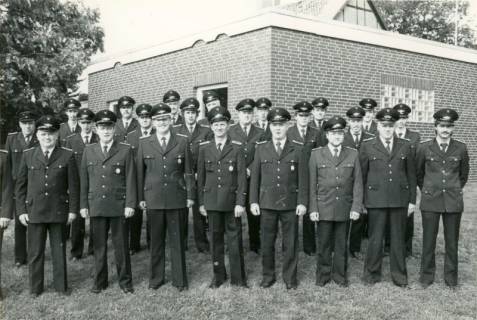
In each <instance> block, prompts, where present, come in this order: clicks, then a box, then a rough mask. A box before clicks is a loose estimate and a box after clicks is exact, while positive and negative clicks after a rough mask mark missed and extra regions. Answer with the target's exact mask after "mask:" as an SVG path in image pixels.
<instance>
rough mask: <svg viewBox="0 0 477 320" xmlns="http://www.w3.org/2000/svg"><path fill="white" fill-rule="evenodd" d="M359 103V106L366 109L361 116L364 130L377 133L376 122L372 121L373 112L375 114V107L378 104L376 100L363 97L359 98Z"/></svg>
mask: <svg viewBox="0 0 477 320" xmlns="http://www.w3.org/2000/svg"><path fill="white" fill-rule="evenodd" d="M359 105H360V106H361V108H363V109H364V111H366V113H365V115H364V117H363V128H364V131H365V132H367V133H371V134H374V135H376V134H378V126H377V124H376V122H375V121H374V118H375V114H376V112H375V109H376V107H377V106H378V104H377V102H376V101H375V100H373V99H370V98H364V99H361V101H360V102H359Z"/></svg>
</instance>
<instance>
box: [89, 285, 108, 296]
mask: <svg viewBox="0 0 477 320" xmlns="http://www.w3.org/2000/svg"><path fill="white" fill-rule="evenodd" d="M105 289H106V287H96V286H93V287H92V288H91V289H90V290H89V291H90V292H91V293H96V294H98V293H100V292H101V291H103V290H105Z"/></svg>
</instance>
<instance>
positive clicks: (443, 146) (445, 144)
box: [441, 143, 447, 152]
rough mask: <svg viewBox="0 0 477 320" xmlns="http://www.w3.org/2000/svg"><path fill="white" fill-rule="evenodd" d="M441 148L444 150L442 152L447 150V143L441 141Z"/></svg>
mask: <svg viewBox="0 0 477 320" xmlns="http://www.w3.org/2000/svg"><path fill="white" fill-rule="evenodd" d="M441 150H442V152H446V150H447V143H441Z"/></svg>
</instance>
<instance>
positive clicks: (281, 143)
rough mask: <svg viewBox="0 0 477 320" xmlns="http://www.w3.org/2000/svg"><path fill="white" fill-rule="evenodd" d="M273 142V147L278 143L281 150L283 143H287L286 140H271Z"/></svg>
mask: <svg viewBox="0 0 477 320" xmlns="http://www.w3.org/2000/svg"><path fill="white" fill-rule="evenodd" d="M272 141H273V146H274V147H276V146H277V142H280V146H281V147H282V148H283V147H284V146H285V143H286V142H287V138H286V137H285V138H283V139H282V140H277V139H272Z"/></svg>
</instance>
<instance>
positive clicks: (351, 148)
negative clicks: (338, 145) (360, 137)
mask: <svg viewBox="0 0 477 320" xmlns="http://www.w3.org/2000/svg"><path fill="white" fill-rule="evenodd" d="M344 147H345V148H348V149H350V150H354V151H358V149H356V148H353V147H350V146H344Z"/></svg>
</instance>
